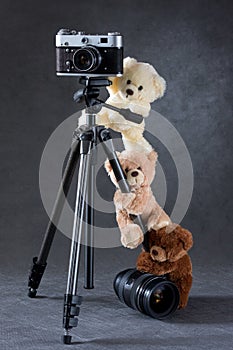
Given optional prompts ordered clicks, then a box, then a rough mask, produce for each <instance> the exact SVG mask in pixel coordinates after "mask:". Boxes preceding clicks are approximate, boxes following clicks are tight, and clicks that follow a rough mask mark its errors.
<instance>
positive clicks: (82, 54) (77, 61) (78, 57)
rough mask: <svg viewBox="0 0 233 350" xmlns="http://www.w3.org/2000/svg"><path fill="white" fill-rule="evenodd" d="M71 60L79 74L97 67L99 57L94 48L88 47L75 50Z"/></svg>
mask: <svg viewBox="0 0 233 350" xmlns="http://www.w3.org/2000/svg"><path fill="white" fill-rule="evenodd" d="M73 60H74V65H75V68H76V69H78V70H79V71H81V72H88V71H92V70H94V69H96V68H97V67H98V66H99V64H100V60H101V57H100V54H99V51H98V50H97V49H96V48H94V47H90V46H89V47H85V48H81V49H79V50H77V51H76V52H75V54H74V58H73Z"/></svg>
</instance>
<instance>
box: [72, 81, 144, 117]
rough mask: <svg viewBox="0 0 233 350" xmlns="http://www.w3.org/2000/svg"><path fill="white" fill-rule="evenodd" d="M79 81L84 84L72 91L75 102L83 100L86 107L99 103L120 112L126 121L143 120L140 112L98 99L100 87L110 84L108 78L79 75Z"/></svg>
mask: <svg viewBox="0 0 233 350" xmlns="http://www.w3.org/2000/svg"><path fill="white" fill-rule="evenodd" d="M79 83H80V84H82V85H85V88H83V89H79V90H78V91H76V92H75V93H74V96H73V99H74V101H75V102H77V103H81V102H83V101H85V104H86V106H87V107H92V106H96V105H99V104H101V105H103V106H105V107H106V108H108V109H111V110H113V111H116V112H118V113H120V114H121V115H122V116H123V117H124V118H125V119H126V120H128V121H131V122H133V123H136V124H140V123H141V122H142V121H143V117H142V116H141V115H140V114H137V113H133V112H131V110H129V109H122V108H117V107H114V106H111V105H109V104H107V103H105V102H104V101H102V100H99V99H98V97H99V93H100V88H101V87H106V86H110V85H112V82H111V81H110V80H109V79H107V78H101V77H96V78H95V77H81V78H80V79H79Z"/></svg>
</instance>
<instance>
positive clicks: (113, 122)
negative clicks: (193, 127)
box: [97, 57, 166, 153]
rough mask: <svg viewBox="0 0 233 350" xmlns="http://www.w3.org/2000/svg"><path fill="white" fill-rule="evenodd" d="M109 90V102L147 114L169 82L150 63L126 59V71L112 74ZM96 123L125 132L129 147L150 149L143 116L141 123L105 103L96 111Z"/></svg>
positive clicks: (140, 113) (145, 150) (147, 151)
mask: <svg viewBox="0 0 233 350" xmlns="http://www.w3.org/2000/svg"><path fill="white" fill-rule="evenodd" d="M109 79H110V80H111V81H112V85H111V86H109V87H108V88H107V89H108V92H109V94H110V96H109V98H108V99H107V101H106V103H107V104H110V105H112V106H114V107H117V108H120V109H129V110H130V111H131V112H133V113H136V114H139V115H141V116H142V117H144V118H146V117H147V116H148V115H149V112H150V110H151V103H152V102H153V101H155V100H157V99H158V98H160V97H162V96H163V95H164V92H165V88H166V82H165V80H164V79H163V78H162V77H161V76H160V75H159V74H158V72H157V71H156V70H155V69H154V67H152V66H151V65H150V64H148V63H144V62H137V60H136V59H134V58H131V57H127V58H125V59H124V74H123V76H122V77H114V78H109ZM97 124H99V125H105V127H107V128H111V129H113V130H115V131H118V132H120V133H121V134H122V140H123V143H124V146H125V149H126V150H131V151H139V152H144V153H150V152H151V151H152V147H151V145H150V144H149V143H148V142H147V141H146V140H145V139H144V137H143V132H144V128H145V122H144V119H143V121H142V122H141V123H140V124H137V123H134V122H132V121H128V120H126V119H125V118H124V117H123V116H122V115H121V114H120V113H118V112H116V111H112V110H110V109H108V108H105V107H103V108H102V109H101V111H100V112H99V113H98V114H97Z"/></svg>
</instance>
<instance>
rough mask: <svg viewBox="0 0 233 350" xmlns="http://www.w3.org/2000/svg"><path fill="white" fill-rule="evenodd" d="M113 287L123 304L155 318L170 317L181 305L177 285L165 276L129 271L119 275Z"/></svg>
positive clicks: (134, 270)
mask: <svg viewBox="0 0 233 350" xmlns="http://www.w3.org/2000/svg"><path fill="white" fill-rule="evenodd" d="M113 286H114V289H115V292H116V294H117V296H118V298H119V299H120V301H121V302H123V303H125V304H126V305H128V306H129V307H131V308H133V309H135V310H138V311H140V312H142V313H144V314H146V315H149V316H151V317H153V318H158V319H164V318H166V317H168V316H169V315H171V314H172V313H173V312H175V310H176V309H177V307H178V304H179V291H178V289H177V287H176V285H175V284H174V283H172V282H170V281H168V280H167V279H166V277H164V276H162V277H161V276H155V275H152V274H149V273H142V272H140V271H138V270H136V269H127V270H124V271H122V272H120V273H118V275H117V276H116V278H115V280H114V283H113Z"/></svg>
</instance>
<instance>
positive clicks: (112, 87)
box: [107, 77, 120, 95]
mask: <svg viewBox="0 0 233 350" xmlns="http://www.w3.org/2000/svg"><path fill="white" fill-rule="evenodd" d="M108 79H109V80H110V81H111V82H112V84H111V85H110V86H108V87H107V90H108V92H109V94H110V95H115V94H116V93H117V92H118V83H119V79H120V78H119V77H110V78H108Z"/></svg>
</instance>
